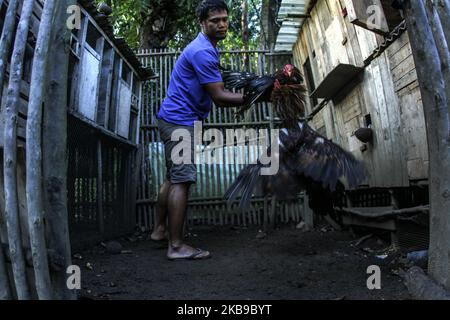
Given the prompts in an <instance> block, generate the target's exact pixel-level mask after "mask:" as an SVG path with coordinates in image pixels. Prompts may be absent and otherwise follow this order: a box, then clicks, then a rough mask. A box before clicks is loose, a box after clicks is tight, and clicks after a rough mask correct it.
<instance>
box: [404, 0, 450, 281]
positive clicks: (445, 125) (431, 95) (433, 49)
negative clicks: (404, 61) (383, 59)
mask: <svg viewBox="0 0 450 320" xmlns="http://www.w3.org/2000/svg"><path fill="white" fill-rule="evenodd" d="M425 2H426V3H425ZM445 3H446V4H447V5H448V1H445ZM426 6H428V14H427V9H426ZM434 6H435V4H434V3H433V2H431V1H430V0H427V1H411V0H408V1H405V5H404V13H405V17H406V22H407V25H408V34H409V38H410V41H411V47H412V51H413V56H414V60H415V63H416V68H417V75H418V79H419V84H420V90H421V94H422V100H423V107H424V113H425V120H426V126H427V136H428V148H429V159H430V173H429V181H430V184H429V188H430V206H431V208H430V249H429V266H428V272H429V274H430V276H431V277H432V278H434V279H435V280H436V281H437V282H438V283H440V284H442V285H444V286H446V287H447V288H450V232H449V230H450V217H449V215H450V170H449V167H450V137H449V102H450V96H449V97H447V95H446V92H448V87H449V86H450V84H449V83H448V82H446V81H445V78H446V77H445V74H446V73H448V72H449V70H448V69H449V61H448V44H447V43H446V41H444V38H445V37H444V36H443V29H442V24H441V22H440V21H439V19H438V18H437V17H436V15H435V14H433V15H430V13H431V12H433V10H434V8H433V7H434ZM446 32H448V30H446ZM444 45H445V46H444Z"/></svg>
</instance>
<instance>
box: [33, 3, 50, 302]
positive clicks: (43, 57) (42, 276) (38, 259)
mask: <svg viewBox="0 0 450 320" xmlns="http://www.w3.org/2000/svg"><path fill="white" fill-rule="evenodd" d="M55 1H56V0H47V1H45V4H44V9H43V11H42V16H41V23H40V25H39V34H38V38H37V43H36V50H35V53H34V60H33V70H32V75H31V85H30V101H29V103H28V119H27V142H26V150H27V157H26V172H27V183H26V190H27V204H28V224H29V227H30V242H31V252H32V256H33V265H34V277H35V279H36V290H37V294H38V297H39V299H41V300H50V299H52V286H51V282H50V271H49V267H48V259H47V246H46V243H45V230H44V216H45V214H44V203H43V190H42V184H43V181H42V139H41V137H42V102H43V100H44V99H43V95H44V90H45V83H46V80H47V77H46V75H47V72H46V66H47V63H48V52H49V48H50V34H51V29H52V26H53V25H52V22H53V18H54V16H55V8H56V6H55Z"/></svg>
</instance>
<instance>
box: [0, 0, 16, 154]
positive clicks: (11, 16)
mask: <svg viewBox="0 0 450 320" xmlns="http://www.w3.org/2000/svg"><path fill="white" fill-rule="evenodd" d="M18 4H19V1H18V0H11V1H10V2H9V5H8V10H7V11H6V17H5V23H4V24H3V30H2V36H1V38H0V104H1V101H2V95H3V86H4V81H5V75H6V66H7V65H8V57H9V52H10V50H11V44H12V41H13V35H14V28H15V25H16V13H17V8H18ZM0 109H1V105H0ZM0 145H1V143H0Z"/></svg>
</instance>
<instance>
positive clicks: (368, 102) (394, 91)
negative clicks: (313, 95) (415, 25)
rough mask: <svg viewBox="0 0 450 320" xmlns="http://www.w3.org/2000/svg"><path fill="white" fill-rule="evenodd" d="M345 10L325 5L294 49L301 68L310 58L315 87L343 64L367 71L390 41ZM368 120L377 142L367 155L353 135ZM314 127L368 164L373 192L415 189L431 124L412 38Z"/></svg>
mask: <svg viewBox="0 0 450 320" xmlns="http://www.w3.org/2000/svg"><path fill="white" fill-rule="evenodd" d="M345 7H346V1H345V0H340V1H335V0H319V1H318V2H317V4H316V5H315V7H314V8H313V9H312V11H311V13H310V14H311V18H310V19H307V20H306V21H305V23H304V25H303V28H302V29H301V31H300V33H299V36H298V40H297V42H296V44H295V45H294V48H293V52H294V62H295V64H296V65H298V66H300V67H303V65H304V63H305V62H306V60H307V59H308V58H309V59H310V62H311V67H312V73H313V75H314V82H315V84H316V87H317V85H319V84H320V83H321V81H322V80H323V79H324V78H325V76H326V75H327V74H328V73H329V72H330V71H331V70H332V69H333V68H334V67H335V66H336V65H337V64H339V63H348V64H353V65H356V66H359V67H364V60H366V59H367V58H368V57H369V56H370V55H371V54H372V52H373V51H374V49H376V48H377V47H378V46H379V45H380V44H381V43H383V41H384V39H383V37H381V36H379V35H376V34H375V33H373V32H371V31H368V30H366V29H363V28H361V27H359V26H356V25H354V24H352V23H350V22H349V20H348V18H347V17H344V15H343V13H342V12H343V9H344V8H345ZM303 72H304V73H306V72H305V70H303ZM309 103H310V102H309V101H308V104H309ZM319 103H320V101H319ZM313 107H314V106H311V105H309V106H308V109H309V110H311V109H312V108H313ZM369 114H370V117H371V120H372V128H373V130H374V134H375V138H374V143H373V144H372V145H369V146H368V149H367V150H364V151H362V150H361V147H362V146H363V143H361V142H360V141H359V140H357V139H356V137H355V136H354V131H355V130H357V129H358V128H360V127H364V126H365V116H366V115H369ZM312 124H313V126H314V127H315V128H316V129H318V130H319V131H320V132H322V133H326V135H327V136H328V138H330V139H333V141H336V142H337V143H339V144H341V145H342V146H343V147H344V148H346V149H347V150H349V151H351V152H352V153H353V154H354V155H355V156H356V157H358V158H360V159H363V160H364V162H365V163H366V165H367V168H368V170H369V172H370V177H369V179H368V181H367V184H368V185H369V186H371V187H391V186H398V187H400V186H409V185H410V181H411V180H419V179H426V178H427V169H426V168H427V165H428V163H427V161H428V157H427V143H426V134H425V129H424V125H425V122H424V116H423V110H422V104H421V99H420V91H419V88H418V82H417V76H416V73H415V66H414V61H413V57H412V54H411V48H410V46H409V39H408V35H407V33H403V34H402V36H401V37H400V38H399V39H397V40H396V41H395V42H394V43H393V44H391V45H390V47H389V48H388V50H386V51H385V52H384V53H383V54H382V55H380V56H379V57H378V58H376V59H375V60H373V61H372V62H371V64H370V65H368V66H367V67H366V69H365V72H364V75H363V76H362V78H361V82H360V83H358V84H357V85H356V86H355V87H354V88H353V89H352V91H351V92H350V93H349V94H348V95H347V96H346V97H345V98H343V99H342V100H341V101H334V102H333V101H329V102H328V103H327V106H326V107H325V108H324V109H323V110H322V111H321V112H319V113H318V114H317V115H316V116H315V117H314V119H313V121H312Z"/></svg>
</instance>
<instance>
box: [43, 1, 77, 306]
mask: <svg viewBox="0 0 450 320" xmlns="http://www.w3.org/2000/svg"><path fill="white" fill-rule="evenodd" d="M75 3H76V2H75V0H57V10H56V19H55V26H54V28H53V30H52V42H51V43H52V47H51V51H50V55H49V60H50V61H58V63H57V64H53V63H52V64H49V65H48V68H47V70H48V71H47V72H48V81H47V96H46V101H45V112H44V123H45V125H44V128H43V132H42V134H43V135H42V136H43V154H42V157H43V175H44V186H45V203H44V205H45V212H46V217H47V231H48V233H47V240H48V246H49V249H51V250H54V251H55V252H56V253H57V254H58V255H59V256H62V257H63V259H64V262H63V263H64V268H63V270H61V271H59V272H53V273H52V274H51V278H52V284H53V294H54V298H55V299H65V300H68V299H75V298H76V292H74V291H73V290H69V289H68V288H67V283H66V281H67V274H66V270H67V267H68V266H70V265H71V264H72V256H71V247H70V239H69V223H68V209H67V166H68V165H67V105H68V99H67V98H68V97H67V77H68V70H69V55H68V53H67V51H66V49H67V47H66V44H67V43H68V42H69V39H70V34H71V31H70V30H69V29H68V28H67V26H66V19H67V15H66V13H65V12H66V10H67V7H68V6H71V5H74V4H75Z"/></svg>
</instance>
